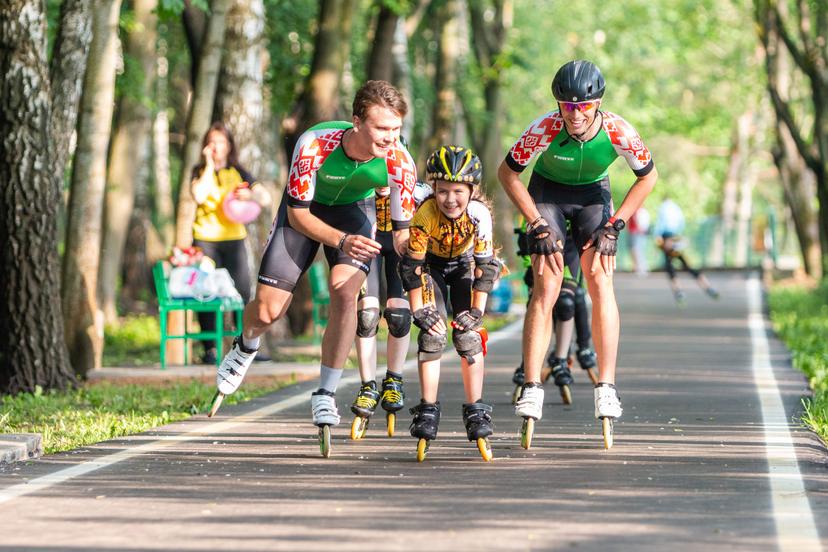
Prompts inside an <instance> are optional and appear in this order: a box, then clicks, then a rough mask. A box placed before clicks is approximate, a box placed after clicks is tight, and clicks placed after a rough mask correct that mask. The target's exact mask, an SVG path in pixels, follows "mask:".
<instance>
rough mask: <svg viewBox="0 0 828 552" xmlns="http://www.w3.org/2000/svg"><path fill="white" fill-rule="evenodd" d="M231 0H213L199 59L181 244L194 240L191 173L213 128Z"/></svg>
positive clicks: (181, 200)
mask: <svg viewBox="0 0 828 552" xmlns="http://www.w3.org/2000/svg"><path fill="white" fill-rule="evenodd" d="M229 4H230V0H212V2H210V19H209V21H208V23H207V31H206V34H205V36H204V43H203V45H202V50H201V58H200V59H199V63H198V67H199V69H198V77H197V78H196V85H195V90H194V91H193V101H192V104H191V106H190V113H189V116H188V117H187V143H186V144H185V146H184V156H183V160H182V164H181V179H180V181H179V191H178V215H177V217H176V226H175V241H176V244H177V245H179V246H181V247H187V246H189V245H190V244H192V243H193V220H194V219H195V210H196V205H195V201H193V196H192V194H191V193H190V176H191V171H192V169H193V167H194V166H195V165H196V164H197V163H198V160H199V158H200V156H201V141H202V139H203V138H204V134H205V133H206V132H207V129H208V128H210V117H211V116H212V113H213V102H214V101H215V98H216V88H217V86H218V73H219V67H220V65H221V54H222V48H223V46H224V27H225V17H226V14H227V8H228V6H229Z"/></svg>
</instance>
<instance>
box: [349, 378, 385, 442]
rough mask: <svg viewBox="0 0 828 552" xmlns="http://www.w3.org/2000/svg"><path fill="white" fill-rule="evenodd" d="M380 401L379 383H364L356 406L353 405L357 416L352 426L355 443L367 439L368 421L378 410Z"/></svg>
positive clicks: (353, 410) (355, 402)
mask: <svg viewBox="0 0 828 552" xmlns="http://www.w3.org/2000/svg"><path fill="white" fill-rule="evenodd" d="M378 400H379V391H377V382H375V381H368V382H364V383H363V384H362V387H360V388H359V393H357V396H356V399H355V400H354V404H352V405H351V412H353V413H354V414H356V416H355V417H354V422H353V423H352V424H351V439H353V440H354V441H358V440H359V439H362V438H363V437H365V433H366V432H367V431H368V421H369V420H370V419H371V416H373V415H374V411H375V410H376V409H377V401H378Z"/></svg>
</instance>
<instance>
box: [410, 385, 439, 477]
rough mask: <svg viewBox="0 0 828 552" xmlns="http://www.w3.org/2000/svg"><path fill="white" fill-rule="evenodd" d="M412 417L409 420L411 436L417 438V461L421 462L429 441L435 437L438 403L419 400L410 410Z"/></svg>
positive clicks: (426, 452) (437, 424) (424, 456)
mask: <svg viewBox="0 0 828 552" xmlns="http://www.w3.org/2000/svg"><path fill="white" fill-rule="evenodd" d="M410 412H411V414H413V415H414V418H413V419H412V420H411V427H410V430H411V436H412V437H416V438H417V462H422V461H423V460H425V458H426V454H428V447H429V444H430V443H431V441H433V440H434V439H436V438H437V429H438V427H439V425H440V403H439V402H437V403H428V402H425V401H422V400H421V401H420V404H418V405H417V406H415V407H414V408H412V409H411V410H410Z"/></svg>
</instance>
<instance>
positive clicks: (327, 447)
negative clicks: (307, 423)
mask: <svg viewBox="0 0 828 552" xmlns="http://www.w3.org/2000/svg"><path fill="white" fill-rule="evenodd" d="M335 397H336V395H335V394H334V393H331V392H330V391H326V390H325V389H320V390H318V391H315V392H313V393H311V412H312V413H313V425H315V426H316V427H318V428H319V451H320V452H321V453H322V456H324V457H325V458H328V457H330V455H331V426H332V425H338V424H339V411H338V410H337V409H336V399H335Z"/></svg>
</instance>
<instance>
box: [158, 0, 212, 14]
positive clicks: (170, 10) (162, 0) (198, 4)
mask: <svg viewBox="0 0 828 552" xmlns="http://www.w3.org/2000/svg"><path fill="white" fill-rule="evenodd" d="M190 4H191V5H192V6H193V7H194V8H198V9H200V10H201V11H204V12H207V13H210V3H209V1H208V0H191V1H190ZM185 7H186V6H185V2H184V0H159V1H158V14H159V15H161V16H162V17H177V16H179V15H181V12H183V11H184V8H185Z"/></svg>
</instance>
